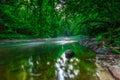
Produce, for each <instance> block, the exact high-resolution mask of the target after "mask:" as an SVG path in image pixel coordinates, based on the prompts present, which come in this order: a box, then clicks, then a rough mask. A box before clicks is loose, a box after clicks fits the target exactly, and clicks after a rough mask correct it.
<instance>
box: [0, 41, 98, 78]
mask: <svg viewBox="0 0 120 80" xmlns="http://www.w3.org/2000/svg"><path fill="white" fill-rule="evenodd" d="M68 49H70V50H72V51H74V52H75V56H74V57H73V58H71V59H66V58H65V55H64V52H65V51H66V50H68ZM94 59H95V54H94V53H93V52H92V51H90V50H88V49H87V48H86V47H82V46H81V45H79V43H78V40H74V39H53V40H52V39H51V40H39V41H23V42H19V41H18V42H7V43H0V80H97V77H96V71H95V69H96V67H95V64H94V62H95V61H94Z"/></svg>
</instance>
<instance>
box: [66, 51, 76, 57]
mask: <svg viewBox="0 0 120 80" xmlns="http://www.w3.org/2000/svg"><path fill="white" fill-rule="evenodd" d="M74 54H75V53H74V52H73V51H72V50H67V51H65V57H66V58H67V59H70V58H72V57H73V56H74Z"/></svg>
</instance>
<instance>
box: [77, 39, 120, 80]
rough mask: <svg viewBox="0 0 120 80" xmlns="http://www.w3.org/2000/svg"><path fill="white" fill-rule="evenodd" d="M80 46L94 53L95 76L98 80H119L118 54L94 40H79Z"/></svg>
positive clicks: (119, 56) (119, 65)
mask: <svg viewBox="0 0 120 80" xmlns="http://www.w3.org/2000/svg"><path fill="white" fill-rule="evenodd" d="M79 43H80V45H82V46H86V47H88V48H89V49H91V50H93V51H94V52H95V53H96V66H97V67H98V69H97V76H98V78H99V80H120V54H117V53H116V52H115V51H114V50H113V49H112V48H111V47H105V46H104V43H103V42H102V41H101V42H98V41H97V40H96V39H95V38H87V39H81V40H80V41H79Z"/></svg>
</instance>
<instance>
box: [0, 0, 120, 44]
mask: <svg viewBox="0 0 120 80" xmlns="http://www.w3.org/2000/svg"><path fill="white" fill-rule="evenodd" d="M0 3H1V5H0V33H2V34H13V35H14V34H21V35H26V36H35V37H40V38H42V37H57V36H75V35H80V34H82V35H86V36H91V37H97V39H100V40H101V39H107V40H114V42H115V44H118V41H119V40H120V33H119V32H120V28H119V27H120V18H119V17H120V14H119V13H120V2H118V1H114V0H109V1H104V0H100V1H99V0H96V1H94V0H89V1H88V0H65V3H63V2H61V1H58V0H52V1H51V0H14V1H13V0H12V1H11V0H3V1H0ZM58 6H61V7H58ZM57 8H59V9H57ZM1 38H2V37H1Z"/></svg>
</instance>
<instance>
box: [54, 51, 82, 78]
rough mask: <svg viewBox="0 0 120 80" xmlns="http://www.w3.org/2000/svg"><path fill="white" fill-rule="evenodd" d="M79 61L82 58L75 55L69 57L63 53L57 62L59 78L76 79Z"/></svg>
mask: <svg viewBox="0 0 120 80" xmlns="http://www.w3.org/2000/svg"><path fill="white" fill-rule="evenodd" d="M79 62H80V60H79V59H77V58H75V57H74V58H71V59H67V58H66V57H65V53H63V54H62V56H61V57H60V58H59V59H57V61H56V64H55V67H56V76H57V80H70V79H74V78H75V77H76V76H77V75H78V74H79V67H77V66H78V64H79Z"/></svg>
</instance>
